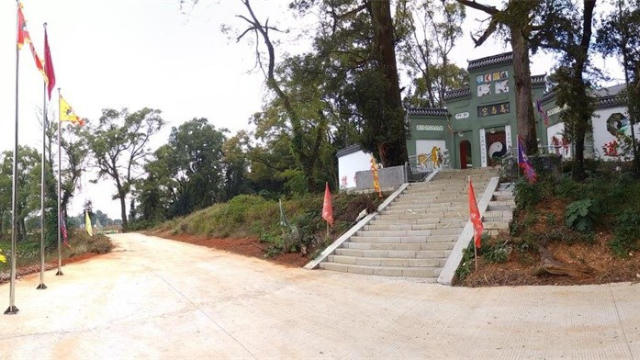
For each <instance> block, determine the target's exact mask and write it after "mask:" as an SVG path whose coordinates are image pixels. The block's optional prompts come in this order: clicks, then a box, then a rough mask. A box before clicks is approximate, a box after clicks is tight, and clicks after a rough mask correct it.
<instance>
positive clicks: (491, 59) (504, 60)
mask: <svg viewBox="0 0 640 360" xmlns="http://www.w3.org/2000/svg"><path fill="white" fill-rule="evenodd" d="M512 62H513V52H511V51H509V52H506V53H502V54H497V55H492V56H487V57H483V58H480V59H475V60H469V65H468V66H467V70H474V69H478V68H481V67H485V66H491V65H502V64H510V63H512Z"/></svg>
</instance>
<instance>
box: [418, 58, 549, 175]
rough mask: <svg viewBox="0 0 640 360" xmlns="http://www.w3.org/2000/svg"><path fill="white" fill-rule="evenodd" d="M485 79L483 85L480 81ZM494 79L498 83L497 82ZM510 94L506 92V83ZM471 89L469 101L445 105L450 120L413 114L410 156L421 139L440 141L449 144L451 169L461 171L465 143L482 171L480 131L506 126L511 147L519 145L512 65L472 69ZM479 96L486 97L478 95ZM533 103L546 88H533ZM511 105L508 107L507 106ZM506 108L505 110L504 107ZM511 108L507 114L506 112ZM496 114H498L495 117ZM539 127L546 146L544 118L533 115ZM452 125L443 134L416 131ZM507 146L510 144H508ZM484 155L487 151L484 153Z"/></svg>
mask: <svg viewBox="0 0 640 360" xmlns="http://www.w3.org/2000/svg"><path fill="white" fill-rule="evenodd" d="M479 76H482V82H480V81H479V79H478V77H479ZM494 78H495V79H496V81H494ZM505 80H506V85H507V87H508V91H503V90H505V87H504V85H505V84H504V81H505ZM469 85H470V92H471V94H470V95H468V96H466V97H461V98H456V99H451V100H449V101H447V102H446V108H447V110H448V112H449V114H450V116H449V119H447V117H445V116H442V117H426V116H423V115H416V114H410V115H409V124H410V127H411V137H409V138H408V140H407V148H408V151H409V155H415V153H416V140H418V139H441V140H446V141H447V149H448V150H449V155H450V163H451V166H452V167H455V168H459V167H460V154H459V144H460V142H461V141H463V140H465V139H466V140H469V141H470V142H471V153H472V159H473V167H480V166H481V164H482V162H481V148H480V130H481V129H486V131H488V130H489V129H491V128H503V127H505V126H506V125H510V127H511V145H512V146H513V147H515V146H516V144H517V135H518V134H517V123H516V108H515V80H514V78H513V65H511V64H507V65H494V66H485V67H481V68H477V69H473V70H471V71H470V72H469ZM479 87H480V88H481V89H480V93H482V94H483V96H478V95H479ZM532 90H533V99H532V101H533V102H534V104H535V100H536V99H538V98H541V97H542V95H543V93H544V84H536V85H534V87H533V89H532ZM507 104H508V105H507ZM501 105H504V106H501ZM507 106H508V112H507V111H506V109H507ZM534 106H535V105H534ZM534 108H535V107H534ZM482 109H486V110H487V112H486V114H488V116H481V113H480V112H481V110H482ZM494 111H495V114H492V113H493V112H494ZM534 113H535V117H536V124H537V128H536V130H537V137H538V139H539V142H540V144H541V145H546V142H547V139H546V127H545V126H544V122H543V120H542V116H541V115H540V114H538V113H537V112H536V111H534ZM447 121H449V122H450V124H451V130H449V131H444V132H443V133H441V134H438V133H435V132H419V131H416V130H415V129H416V126H417V125H418V124H436V123H437V124H444V125H445V130H446V129H447V126H446V122H447ZM507 142H508V141H507ZM482 151H486V149H485V150H482Z"/></svg>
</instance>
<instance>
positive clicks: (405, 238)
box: [319, 168, 498, 282]
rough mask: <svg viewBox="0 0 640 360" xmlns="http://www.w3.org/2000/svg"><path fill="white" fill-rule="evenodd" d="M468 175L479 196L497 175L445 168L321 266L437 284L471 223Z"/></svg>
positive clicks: (408, 192) (409, 189)
mask: <svg viewBox="0 0 640 360" xmlns="http://www.w3.org/2000/svg"><path fill="white" fill-rule="evenodd" d="M467 176H471V179H472V180H473V185H474V188H475V190H476V196H477V197H478V198H479V197H480V196H481V195H482V193H484V190H485V188H486V185H487V183H488V182H489V180H490V178H491V177H495V176H498V172H497V170H494V169H490V168H483V169H473V170H443V171H441V172H440V173H438V174H437V175H436V176H435V177H434V178H433V179H432V180H431V181H430V182H426V183H414V184H410V185H409V186H408V187H407V189H406V190H405V191H404V192H403V193H402V194H401V195H399V196H398V197H397V198H396V199H395V200H394V201H393V202H392V203H391V204H389V206H387V207H386V208H385V209H384V210H383V211H382V212H381V213H380V214H378V215H377V216H375V218H373V220H371V221H370V222H369V223H368V224H367V225H365V226H364V227H363V228H362V229H361V230H360V231H358V232H357V233H355V234H354V235H353V236H351V237H350V238H349V239H348V240H346V241H345V242H343V243H342V244H341V245H340V246H339V247H338V248H336V249H335V251H334V252H333V253H332V254H330V255H329V256H328V257H327V258H326V259H325V261H323V262H321V263H320V264H319V266H320V268H322V269H327V270H334V271H343V272H350V273H358V274H368V275H381V276H403V277H419V278H424V279H426V280H427V281H430V282H435V281H436V279H437V278H438V275H439V273H440V270H441V269H442V267H443V266H444V264H445V262H446V260H447V257H448V256H449V253H450V252H451V249H452V248H453V245H454V243H455V242H456V240H457V239H458V237H459V235H460V233H461V232H462V229H463V228H464V225H465V224H466V222H467V220H468V219H469V209H468V195H467V188H466V181H467Z"/></svg>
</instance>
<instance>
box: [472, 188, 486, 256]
mask: <svg viewBox="0 0 640 360" xmlns="http://www.w3.org/2000/svg"><path fill="white" fill-rule="evenodd" d="M469 218H470V220H471V223H472V224H473V238H474V241H475V246H476V248H479V247H480V246H481V241H482V232H483V231H484V226H483V225H482V218H481V217H480V211H479V210H478V203H477V202H476V193H475V191H474V190H473V183H471V178H469Z"/></svg>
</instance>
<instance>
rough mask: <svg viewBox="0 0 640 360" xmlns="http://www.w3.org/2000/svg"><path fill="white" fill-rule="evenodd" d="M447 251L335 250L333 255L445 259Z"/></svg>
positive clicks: (447, 254)
mask: <svg viewBox="0 0 640 360" xmlns="http://www.w3.org/2000/svg"><path fill="white" fill-rule="evenodd" d="M449 253H450V251H449V250H362V249H346V248H337V249H336V252H335V255H347V256H358V257H374V258H402V259H446V257H447V256H449Z"/></svg>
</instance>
